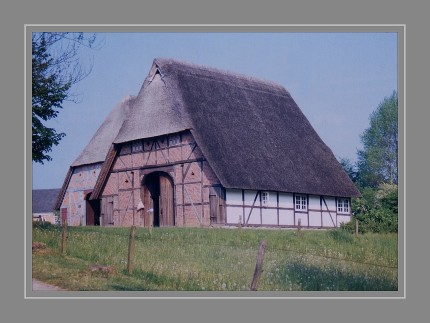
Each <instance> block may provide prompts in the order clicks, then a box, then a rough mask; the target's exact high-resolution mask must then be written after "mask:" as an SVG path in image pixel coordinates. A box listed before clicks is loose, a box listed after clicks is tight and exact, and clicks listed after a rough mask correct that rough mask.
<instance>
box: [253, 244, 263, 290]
mask: <svg viewBox="0 0 430 323" xmlns="http://www.w3.org/2000/svg"><path fill="white" fill-rule="evenodd" d="M265 250H266V241H265V240H261V242H260V247H259V248H258V254H257V263H256V264H255V270H254V276H253V277H252V283H251V290H252V291H256V290H257V287H258V281H259V279H260V276H261V272H262V271H263V259H264V252H265Z"/></svg>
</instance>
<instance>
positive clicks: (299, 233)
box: [297, 219, 302, 236]
mask: <svg viewBox="0 0 430 323" xmlns="http://www.w3.org/2000/svg"><path fill="white" fill-rule="evenodd" d="M301 234H302V219H299V220H298V224H297V235H298V236H300V235H301Z"/></svg>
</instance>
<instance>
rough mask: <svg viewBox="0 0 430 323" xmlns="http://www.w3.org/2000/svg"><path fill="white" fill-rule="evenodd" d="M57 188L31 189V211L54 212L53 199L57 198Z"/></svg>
mask: <svg viewBox="0 0 430 323" xmlns="http://www.w3.org/2000/svg"><path fill="white" fill-rule="evenodd" d="M58 193H60V189H59V188H53V189H39V190H33V191H32V209H33V213H49V212H54V209H55V207H54V206H55V201H56V200H57V196H58Z"/></svg>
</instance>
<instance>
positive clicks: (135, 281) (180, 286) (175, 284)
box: [110, 269, 201, 291]
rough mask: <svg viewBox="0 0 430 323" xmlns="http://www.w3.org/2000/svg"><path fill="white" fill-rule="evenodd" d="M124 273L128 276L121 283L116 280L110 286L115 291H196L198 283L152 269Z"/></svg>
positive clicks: (198, 288)
mask: <svg viewBox="0 0 430 323" xmlns="http://www.w3.org/2000/svg"><path fill="white" fill-rule="evenodd" d="M123 274H124V275H127V276H129V277H130V280H127V281H126V282H124V283H123V284H120V283H118V282H116V283H115V284H112V285H111V286H110V287H111V288H112V290H116V291H179V290H180V291H196V290H201V289H200V287H199V285H198V284H197V283H195V282H193V281H192V280H190V279H185V280H182V279H180V278H179V277H171V276H166V275H159V274H157V273H155V272H153V271H143V270H139V269H135V270H133V273H132V274H131V275H128V274H127V271H126V270H124V272H123Z"/></svg>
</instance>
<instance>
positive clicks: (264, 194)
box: [261, 192, 270, 206]
mask: <svg viewBox="0 0 430 323" xmlns="http://www.w3.org/2000/svg"><path fill="white" fill-rule="evenodd" d="M269 202H270V194H269V192H261V204H262V205H263V206H267V205H269Z"/></svg>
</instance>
